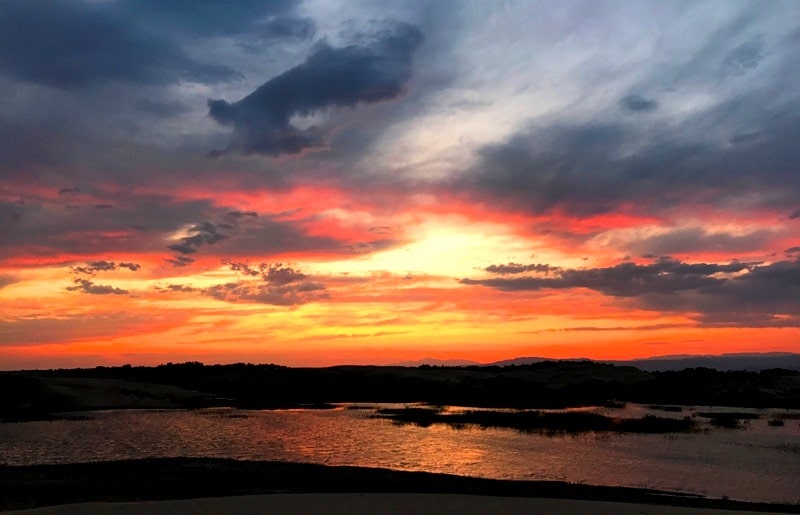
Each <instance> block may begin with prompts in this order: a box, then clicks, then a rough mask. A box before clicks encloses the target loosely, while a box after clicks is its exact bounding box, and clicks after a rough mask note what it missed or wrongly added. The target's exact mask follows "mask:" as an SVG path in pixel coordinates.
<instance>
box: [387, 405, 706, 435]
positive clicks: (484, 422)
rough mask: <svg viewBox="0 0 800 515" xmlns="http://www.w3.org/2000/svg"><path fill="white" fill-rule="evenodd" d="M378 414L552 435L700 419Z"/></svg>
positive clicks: (663, 429)
mask: <svg viewBox="0 0 800 515" xmlns="http://www.w3.org/2000/svg"><path fill="white" fill-rule="evenodd" d="M374 416H375V417H376V418H383V419H388V420H391V421H393V422H395V423H398V424H414V425H417V426H420V427H429V426H431V425H433V424H446V425H448V426H450V427H453V428H455V429H462V428H465V427H481V428H506V429H516V430H517V431H522V432H529V433H540V434H548V435H558V434H575V433H585V432H616V433H683V432H690V431H694V430H696V429H697V424H696V421H695V420H693V419H691V418H688V417H687V418H683V419H674V418H663V417H656V416H653V415H647V416H645V417H642V418H615V417H607V416H605V415H601V414H599V413H590V412H574V411H573V412H542V411H528V410H525V411H517V410H504V411H499V410H468V411H460V412H452V413H451V412H447V411H446V410H443V409H441V408H424V407H407V408H385V409H379V410H377V411H376V414H375V415H374Z"/></svg>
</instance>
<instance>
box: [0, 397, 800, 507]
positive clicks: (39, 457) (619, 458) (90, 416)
mask: <svg viewBox="0 0 800 515" xmlns="http://www.w3.org/2000/svg"><path fill="white" fill-rule="evenodd" d="M386 406H395V407H396V406H397V405H384V404H381V405H367V406H357V407H354V406H349V407H348V406H342V407H340V408H338V409H332V410H303V409H298V410H272V411H244V410H237V409H229V408H214V409H204V410H192V411H184V410H179V411H178V410H176V411H161V410H119V411H99V412H90V413H84V414H83V415H85V416H86V417H87V418H86V419H85V420H55V421H46V422H45V421H41V422H21V423H5V424H0V463H2V464H6V465H29V464H45V463H73V462H86V461H102V460H118V459H131V458H145V457H178V456H190V457H218V458H234V459H248V460H284V461H294V462H312V463H322V464H326V465H355V466H367V467H384V468H390V469H397V470H422V471H428V472H440V473H448V474H459V475H466V476H476V477H486V478H501V479H528V480H559V481H569V482H576V483H585V484H593V485H608V486H631V487H646V488H654V489H663V490H672V491H679V492H685V493H692V494H701V495H705V496H709V497H717V498H722V497H729V498H731V499H740V500H746V501H766V502H788V503H797V502H800V411H797V410H742V409H738V408H737V409H736V410H735V411H749V412H751V413H754V414H757V415H759V418H758V419H754V420H749V421H744V424H743V428H742V429H725V428H719V427H714V426H712V425H711V424H709V423H708V420H707V419H704V418H698V420H700V421H701V431H700V432H696V433H681V434H667V435H663V434H656V435H652V434H618V433H582V434H578V435H567V436H546V435H541V434H528V433H521V432H518V431H515V430H510V429H481V428H477V427H466V428H461V429H453V428H450V427H448V426H445V425H433V426H430V427H418V426H414V425H398V424H396V423H393V422H391V421H389V420H383V419H377V418H374V415H375V411H374V409H375V408H376V407H386ZM352 408H359V409H352ZM449 409H453V410H457V409H458V408H449ZM584 409H587V410H589V411H596V412H599V413H602V414H605V415H609V416H615V417H641V416H644V415H648V414H652V415H658V416H668V417H685V416H695V417H697V412H698V411H725V410H723V409H722V408H707V407H704V408H690V407H684V409H683V411H682V412H679V413H675V412H665V411H662V410H657V409H652V408H649V407H645V406H641V405H635V404H628V405H626V406H625V407H624V408H601V407H598V408H584ZM776 419H781V420H783V422H784V424H783V425H782V426H771V425H769V423H768V422H769V421H770V420H776Z"/></svg>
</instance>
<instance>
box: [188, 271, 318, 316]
mask: <svg viewBox="0 0 800 515" xmlns="http://www.w3.org/2000/svg"><path fill="white" fill-rule="evenodd" d="M229 266H230V268H231V269H232V270H234V271H237V272H239V273H241V274H242V275H245V276H247V277H253V276H257V275H260V276H261V280H260V281H259V282H253V281H251V280H247V281H237V282H229V283H224V284H217V285H214V286H210V287H208V288H204V289H202V290H200V291H201V293H202V294H203V295H205V296H208V297H212V298H214V299H217V300H224V301H226V302H253V303H258V304H272V305H276V306H294V305H298V304H306V303H308V302H315V301H320V300H325V299H328V298H329V295H328V293H327V291H326V288H325V285H324V284H322V283H321V282H318V281H312V280H309V277H308V276H307V275H306V274H304V273H302V272H300V271H299V270H296V269H294V268H292V267H290V266H287V265H284V264H282V263H261V264H259V265H258V266H257V267H251V266H249V265H247V264H245V263H238V262H234V263H229ZM180 291H185V290H180Z"/></svg>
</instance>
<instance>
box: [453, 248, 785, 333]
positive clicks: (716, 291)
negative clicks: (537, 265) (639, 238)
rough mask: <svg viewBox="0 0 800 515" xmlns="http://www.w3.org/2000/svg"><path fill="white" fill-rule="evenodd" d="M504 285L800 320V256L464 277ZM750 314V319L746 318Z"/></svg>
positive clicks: (736, 317) (716, 315)
mask: <svg viewBox="0 0 800 515" xmlns="http://www.w3.org/2000/svg"><path fill="white" fill-rule="evenodd" d="M460 282H461V283H462V284H467V285H481V286H486V287H490V288H494V289H497V290H502V291H508V292H513V291H537V290H545V289H555V290H561V289H573V288H586V289H589V290H594V291H597V292H599V293H602V294H604V295H608V296H612V297H617V298H620V299H628V300H632V301H634V302H635V303H636V305H638V306H639V307H640V308H644V309H650V310H657V311H679V312H689V313H697V318H698V320H699V321H700V322H702V323H707V324H709V325H719V324H723V323H724V324H729V325H737V324H740V325H742V326H749V324H753V323H755V321H756V320H758V321H759V322H758V323H759V324H760V325H765V326H767V325H770V326H774V325H775V324H780V325H793V326H797V325H800V317H798V316H797V313H800V260H794V261H779V262H776V263H772V264H769V265H762V264H757V263H739V262H732V263H729V264H707V263H696V264H689V263H682V262H680V261H675V260H672V259H668V258H662V259H659V260H658V261H655V262H654V263H651V264H648V265H637V264H634V263H621V264H619V265H616V266H613V267H607V268H594V269H592V268H588V269H564V270H561V271H559V272H558V273H556V274H555V276H553V277H515V278H493V279H462V280H461V281H460ZM743 315H747V317H748V318H747V319H744V318H742V317H743Z"/></svg>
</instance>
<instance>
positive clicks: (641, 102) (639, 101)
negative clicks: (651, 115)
mask: <svg viewBox="0 0 800 515" xmlns="http://www.w3.org/2000/svg"><path fill="white" fill-rule="evenodd" d="M619 103H620V105H621V106H622V107H624V108H625V109H628V110H630V111H636V112H648V111H655V110H656V109H657V108H658V102H656V101H655V100H652V99H649V98H645V97H643V96H639V95H628V96H626V97H623V98H622V99H621V100H620V101H619Z"/></svg>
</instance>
